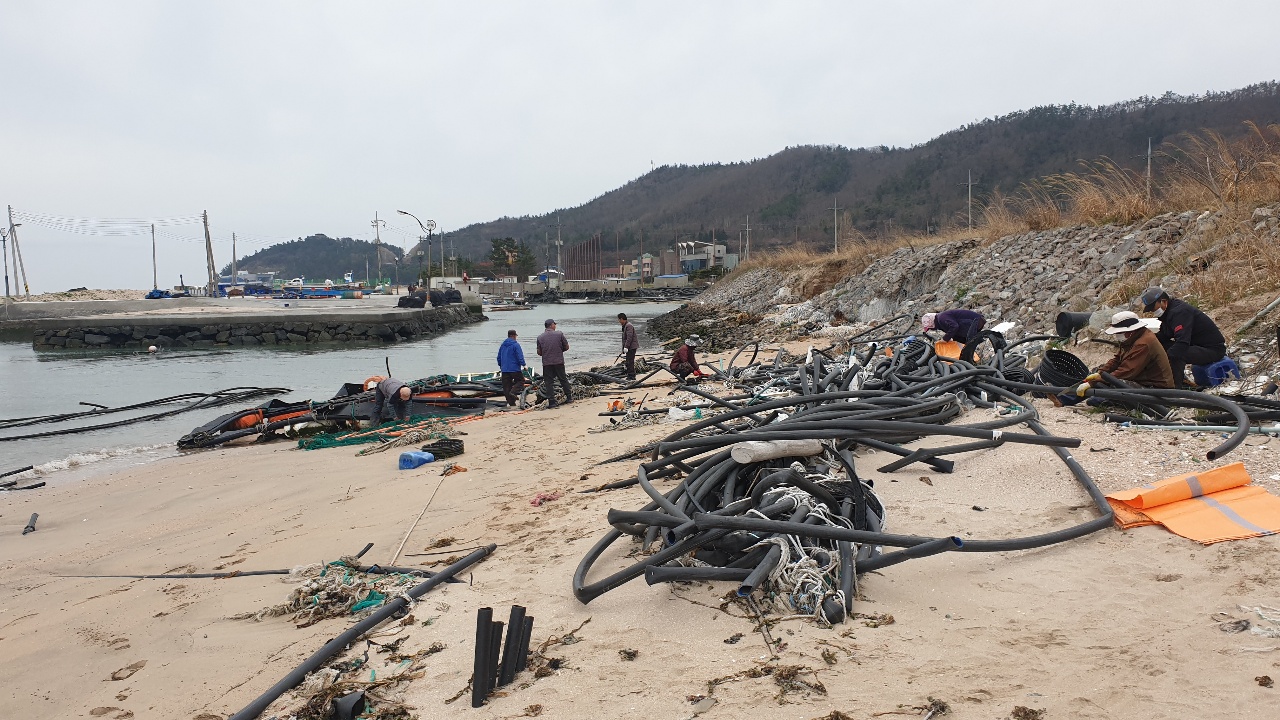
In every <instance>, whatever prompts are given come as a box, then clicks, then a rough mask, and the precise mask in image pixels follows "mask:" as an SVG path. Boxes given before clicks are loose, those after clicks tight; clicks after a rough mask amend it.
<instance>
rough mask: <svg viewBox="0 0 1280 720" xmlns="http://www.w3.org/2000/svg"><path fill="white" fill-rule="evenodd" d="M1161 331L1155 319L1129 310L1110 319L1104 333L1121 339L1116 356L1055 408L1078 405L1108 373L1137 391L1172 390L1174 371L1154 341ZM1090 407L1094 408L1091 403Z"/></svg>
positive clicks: (1056, 400) (1158, 344)
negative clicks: (1144, 388) (1143, 389)
mask: <svg viewBox="0 0 1280 720" xmlns="http://www.w3.org/2000/svg"><path fill="white" fill-rule="evenodd" d="M1159 329H1160V321H1159V320H1156V319H1154V318H1146V319H1143V318H1140V317H1138V315H1137V313H1132V312H1129V311H1128V310H1125V311H1122V312H1118V313H1116V314H1115V315H1112V316H1111V326H1110V327H1108V328H1107V329H1106V330H1105V332H1106V333H1107V334H1108V335H1120V336H1121V342H1120V349H1119V350H1117V351H1116V354H1115V356H1113V357H1112V358H1111V359H1110V360H1108V361H1107V362H1105V363H1103V364H1102V365H1101V366H1100V367H1099V368H1098V369H1097V370H1095V371H1094V372H1093V373H1091V374H1090V375H1089V376H1088V377H1086V378H1085V379H1084V382H1082V383H1080V384H1079V385H1077V386H1076V388H1075V394H1074V396H1073V395H1072V394H1071V393H1066V394H1063V395H1058V396H1057V398H1056V399H1055V398H1050V399H1055V402H1054V404H1055V405H1075V404H1076V403H1078V402H1080V398H1083V397H1084V395H1085V393H1086V392H1087V391H1088V390H1089V388H1090V387H1093V386H1095V385H1098V384H1099V383H1100V382H1102V373H1108V374H1110V375H1111V376H1113V377H1115V378H1116V379H1117V380H1123V381H1125V382H1127V383H1130V384H1132V385H1135V386H1138V387H1147V388H1166V389H1167V388H1171V387H1173V382H1174V377H1173V371H1172V370H1171V369H1170V368H1169V358H1168V356H1167V355H1165V352H1164V348H1163V347H1161V345H1160V341H1159V340H1157V339H1156V333H1155V332H1154V331H1156V330H1159ZM1089 402H1090V404H1095V403H1094V401H1093V400H1090V401H1089Z"/></svg>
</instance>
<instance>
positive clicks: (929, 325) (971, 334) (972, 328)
mask: <svg viewBox="0 0 1280 720" xmlns="http://www.w3.org/2000/svg"><path fill="white" fill-rule="evenodd" d="M986 324H987V319H986V318H984V317H982V315H981V314H980V313H976V312H974V311H972V310H965V309H963V308H956V309H955V310H945V311H943V312H940V313H925V314H924V316H923V317H921V318H920V325H921V327H923V328H924V330H925V331H926V332H928V331H929V330H938V331H941V332H942V339H943V340H955V341H956V342H958V343H960V344H961V345H963V344H965V343H967V342H969V341H970V340H973V339H974V338H976V337H978V333H980V332H982V328H983V327H984V326H986Z"/></svg>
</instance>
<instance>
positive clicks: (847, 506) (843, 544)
mask: <svg viewBox="0 0 1280 720" xmlns="http://www.w3.org/2000/svg"><path fill="white" fill-rule="evenodd" d="M855 482H856V481H855ZM852 512H853V501H852V500H845V501H844V503H842V504H841V506H840V514H841V516H842V517H844V519H846V520H851V519H852V518H851V517H850V515H851V513H852ZM836 549H837V550H839V551H840V593H841V594H842V595H844V611H845V614H848V613H851V612H853V583H854V578H855V577H856V576H857V574H858V573H857V571H856V570H855V569H854V564H853V543H851V542H849V541H848V540H838V541H836Z"/></svg>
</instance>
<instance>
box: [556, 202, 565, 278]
mask: <svg viewBox="0 0 1280 720" xmlns="http://www.w3.org/2000/svg"><path fill="white" fill-rule="evenodd" d="M560 227H561V226H560V213H556V269H558V270H559V271H560V272H561V276H562V277H563V273H564V267H563V266H562V265H561V259H560V248H561V247H564V240H562V239H560Z"/></svg>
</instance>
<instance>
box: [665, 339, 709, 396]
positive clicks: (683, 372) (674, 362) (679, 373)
mask: <svg viewBox="0 0 1280 720" xmlns="http://www.w3.org/2000/svg"><path fill="white" fill-rule="evenodd" d="M701 340H702V339H701V338H699V337H698V336H697V335H690V336H689V337H687V338H685V339H684V344H683V345H681V346H680V347H679V349H677V350H676V354H675V355H673V356H672V357H671V372H673V373H675V374H676V377H678V378H680V384H681V385H683V384H684V383H685V378H687V377H689V376H690V375H692V376H694V377H695V378H700V377H702V371H701V370H699V369H698V358H697V357H696V356H695V355H694V352H693V351H694V349H695V348H697V347H698V345H699V344H700V343H701Z"/></svg>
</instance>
